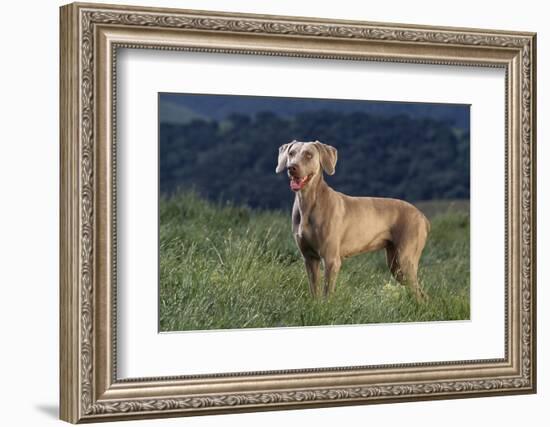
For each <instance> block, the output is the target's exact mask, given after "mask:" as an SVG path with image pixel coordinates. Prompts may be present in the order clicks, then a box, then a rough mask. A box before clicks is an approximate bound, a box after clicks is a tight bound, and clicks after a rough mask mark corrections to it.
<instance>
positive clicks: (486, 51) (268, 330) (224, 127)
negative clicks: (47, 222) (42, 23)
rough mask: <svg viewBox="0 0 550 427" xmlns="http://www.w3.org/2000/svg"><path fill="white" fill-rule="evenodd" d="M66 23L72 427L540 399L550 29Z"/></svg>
mask: <svg viewBox="0 0 550 427" xmlns="http://www.w3.org/2000/svg"><path fill="white" fill-rule="evenodd" d="M60 13H61V18H60V22H61V41H60V42H61V47H60V52H61V83H60V91H61V93H60V105H61V107H60V108H61V112H60V135H61V177H60V178H61V206H60V210H61V227H60V228H61V237H60V243H61V244H60V251H61V283H60V307H61V312H60V328H61V330H60V338H61V339H60V346H61V348H60V388H61V396H60V408H61V410H60V414H61V418H62V419H63V420H65V421H69V422H72V423H78V422H90V421H112V420H123V419H137V418H155V417H168V416H185V415H201V414H215V413H227V412H243V411H260V410H275V409H296V408H308V407H320V406H331V405H356V404H370V403H389V402H400V401H412V400H430V399H444V398H463V397H480V396H488V395H497V394H521V393H534V392H535V391H536V330H535V326H536V317H535V316H536V286H535V278H536V254H535V247H536V245H535V236H536V217H535V213H536V182H535V176H536V173H535V155H536V145H535V136H536V133H535V132H536V127H535V122H536V117H535V105H536V102H535V93H536V91H535V82H536V78H535V77H536V44H535V41H536V37H535V34H533V33H519V32H509V31H496V30H480V29H462V28H438V27H423V26H412V25H402V24H381V23H369V22H354V21H331V20H324V19H315V18H303V17H300V18H298V17H282V16H264V15H244V14H231V13H218V12H205V11H189V10H175V9H158V8H142V7H128V6H110V5H94V4H78V3H75V4H70V5H67V6H63V7H62V8H61V11H60Z"/></svg>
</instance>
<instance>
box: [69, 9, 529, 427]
mask: <svg viewBox="0 0 550 427" xmlns="http://www.w3.org/2000/svg"><path fill="white" fill-rule="evenodd" d="M60 13H61V38H60V43H61V46H60V51H61V77H60V78H61V80H60V92H61V93H60V109H61V112H60V136H61V177H60V179H61V205H60V210H61V219H60V229H61V236H60V257H61V261H60V262H61V265H60V273H61V274H60V350H61V351H60V385H61V396H60V407H61V411H60V416H61V419H63V420H66V421H69V422H72V423H77V422H86V421H87V422H89V421H107V420H116V419H130V418H154V417H166V416H181V415H199V414H214V413H227V412H237V411H241V412H242V411H258V410H274V409H287V408H307V407H319V406H330V405H352V404H368V403H382V402H398V401H410V400H427V399H442V398H458V397H475V396H486V395H495V394H520V393H534V392H535V390H536V340H535V327H536V318H535V314H536V313H535V306H536V304H535V303H536V300H535V296H536V294H535V290H536V289H535V277H536V274H535V271H536V270H535V268H536V264H535V261H536V257H535V255H536V254H535V247H536V242H535V236H536V217H535V214H536V205H535V202H536V185H535V176H536V174H535V131H536V129H535V80H536V79H535V69H536V64H535V59H536V57H535V52H536V44H535V42H536V37H535V34H533V33H519V32H507V31H492V30H490V31H489V30H477V29H458V28H436V27H424V26H411V25H400V24H381V23H368V22H353V21H329V20H323V19H313V18H296V17H282V16H263V15H243V14H230V13H217V12H203V11H190V10H174V9H156V8H139V7H127V6H112V5H98V4H70V5H67V6H63V7H62V8H61V11H60ZM118 47H129V48H151V49H170V50H193V51H203V52H224V53H229V54H231V53H241V54H252V55H283V56H299V57H315V58H322V59H323V58H338V59H347V60H371V61H372V60H375V61H393V62H407V63H430V64H446V65H472V66H489V67H502V68H504V69H505V70H506V76H507V78H506V91H505V93H504V94H503V95H504V96H505V97H506V106H507V117H506V148H505V149H506V176H505V177H504V180H505V185H506V211H505V212H504V214H505V217H506V230H505V238H506V254H505V257H506V272H505V276H506V283H505V286H506V308H505V311H506V325H505V328H506V334H505V335H506V339H505V343H504V346H505V357H504V358H503V359H497V360H473V361H458V362H444V363H436V362H434V363H424V364H410V365H399V366H390V365H385V366H376V367H374V366H363V367H337V368H333V369H310V370H292V371H270V372H251V373H241V374H234V375H232V374H223V373H220V374H219V375H208V376H193V377H175V378H138V379H132V380H130V381H129V380H118V379H117V376H116V358H115V356H116V339H115V336H116V335H115V334H114V331H115V327H116V325H115V320H116V287H115V281H116V256H115V254H116V229H115V225H116V209H115V207H116V205H115V201H116V187H115V185H114V184H115V182H114V176H115V168H116V158H115V151H114V147H115V145H114V144H115V140H114V135H115V133H114V131H115V126H116V116H115V108H114V106H115V102H116V93H115V90H114V89H115V87H116V74H115V72H114V70H115V68H114V65H115V64H116V52H117V48H118Z"/></svg>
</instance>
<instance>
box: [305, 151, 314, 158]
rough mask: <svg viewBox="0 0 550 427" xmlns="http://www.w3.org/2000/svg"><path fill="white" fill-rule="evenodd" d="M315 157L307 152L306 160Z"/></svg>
mask: <svg viewBox="0 0 550 427" xmlns="http://www.w3.org/2000/svg"><path fill="white" fill-rule="evenodd" d="M312 157H313V154H311V153H310V152H309V151H306V158H307V159H311V158H312Z"/></svg>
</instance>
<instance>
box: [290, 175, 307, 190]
mask: <svg viewBox="0 0 550 427" xmlns="http://www.w3.org/2000/svg"><path fill="white" fill-rule="evenodd" d="M306 178H307V176H304V177H303V178H293V179H291V180H290V189H291V190H293V191H297V190H301V189H302V187H303V186H304V184H305V182H306Z"/></svg>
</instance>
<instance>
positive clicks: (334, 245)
mask: <svg viewBox="0 0 550 427" xmlns="http://www.w3.org/2000/svg"><path fill="white" fill-rule="evenodd" d="M337 160H338V152H337V150H336V148H334V147H332V146H330V145H327V144H323V143H321V142H319V141H314V142H298V141H296V140H295V141H292V142H290V143H288V144H284V145H282V146H281V147H280V148H279V155H278V161H277V167H276V169H275V172H276V173H281V172H283V171H284V170H285V169H286V171H287V175H288V177H289V179H290V189H291V190H292V191H294V192H295V193H296V194H295V197H294V206H293V208H292V232H293V235H294V239H295V241H296V245H297V246H298V249H299V250H300V252H301V253H302V256H303V259H304V263H305V268H306V272H307V276H308V281H309V289H310V293H311V295H312V296H313V297H320V296H321V289H320V271H319V270H320V264H321V262H322V263H323V267H324V286H323V296H324V297H329V296H330V295H332V294H333V293H334V290H335V286H336V278H337V276H338V272H339V270H340V267H341V265H342V260H343V259H344V258H347V257H350V256H353V255H357V254H360V253H366V252H372V251H377V250H381V249H385V250H386V261H387V264H388V268H389V270H390V271H391V274H392V275H393V277H395V279H396V280H397V281H398V282H399V283H400V284H402V285H407V286H408V287H409V288H410V289H411V291H412V293H413V294H414V296H415V298H416V299H417V301H419V302H422V301H425V300H426V299H427V295H426V293H425V292H424V291H423V289H422V287H421V286H420V283H419V281H418V262H419V260H420V256H421V254H422V251H423V249H424V246H425V244H426V239H427V238H428V233H429V231H430V223H429V221H428V219H427V218H426V217H425V216H424V214H423V213H422V212H420V210H418V209H417V208H416V207H414V206H413V205H411V204H410V203H407V202H405V201H403V200H398V199H391V198H380V197H351V196H348V195H345V194H342V193H339V192H338V191H335V190H333V189H332V188H330V187H329V186H328V185H327V183H326V182H325V180H324V178H323V172H324V173H327V174H328V175H333V174H334V172H335V168H336V161H337Z"/></svg>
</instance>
